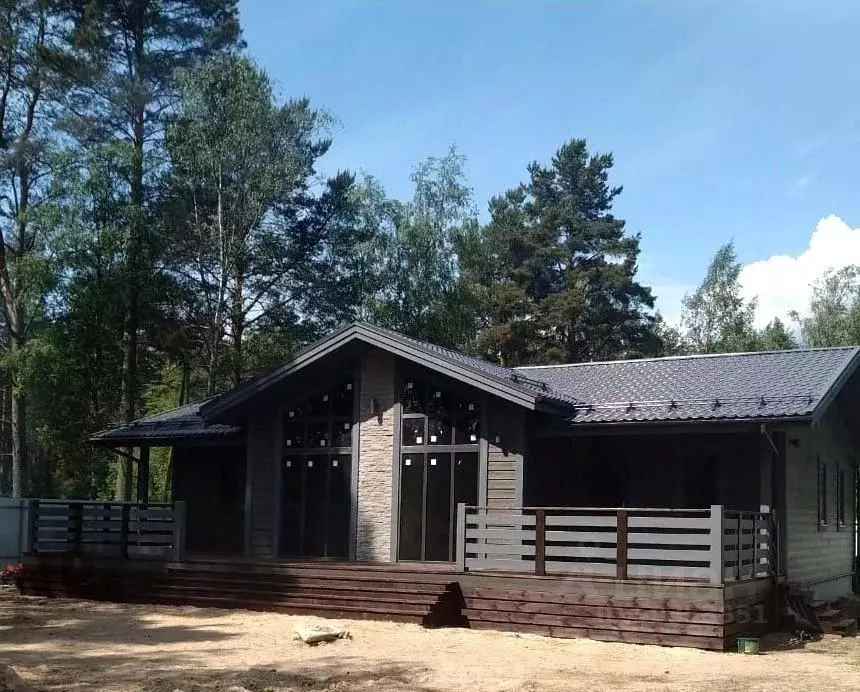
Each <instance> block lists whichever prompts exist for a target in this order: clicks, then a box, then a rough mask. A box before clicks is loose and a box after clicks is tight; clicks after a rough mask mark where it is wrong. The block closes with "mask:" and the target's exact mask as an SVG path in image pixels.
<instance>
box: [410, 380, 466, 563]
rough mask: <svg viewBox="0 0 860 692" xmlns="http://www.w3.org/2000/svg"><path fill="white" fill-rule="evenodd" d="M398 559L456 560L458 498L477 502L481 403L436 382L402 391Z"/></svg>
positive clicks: (414, 382) (413, 384)
mask: <svg viewBox="0 0 860 692" xmlns="http://www.w3.org/2000/svg"><path fill="white" fill-rule="evenodd" d="M400 403H401V424H400V452H401V454H400V495H399V529H398V536H399V538H398V550H397V558H398V559H399V560H427V561H442V562H444V561H450V560H453V559H454V531H453V527H454V520H455V512H456V508H457V504H458V503H464V504H467V505H476V504H477V502H478V445H479V442H480V434H481V430H480V420H481V407H480V404H479V403H478V401H476V400H473V399H470V398H469V397H467V396H457V395H455V394H453V393H452V392H450V391H447V390H445V389H444V388H443V387H441V386H439V385H438V384H435V383H433V382H423V381H421V380H418V379H411V378H410V379H407V380H405V381H404V382H403V388H402V390H401V393H400Z"/></svg>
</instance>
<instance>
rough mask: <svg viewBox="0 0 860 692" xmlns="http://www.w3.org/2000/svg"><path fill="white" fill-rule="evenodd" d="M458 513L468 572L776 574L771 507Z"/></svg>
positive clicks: (702, 577)
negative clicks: (764, 509)
mask: <svg viewBox="0 0 860 692" xmlns="http://www.w3.org/2000/svg"><path fill="white" fill-rule="evenodd" d="M457 517H458V526H457V541H458V546H457V547H458V550H457V555H458V561H459V562H460V567H461V568H462V569H464V570H472V571H481V570H499V571H510V572H526V573H532V574H537V575H546V574H587V575H600V576H608V577H613V576H614V577H616V578H619V579H629V578H652V579H684V580H696V581H703V582H710V583H716V584H719V583H723V581H737V580H744V579H755V578H760V577H763V576H768V575H769V573H770V560H771V555H770V554H771V550H770V540H771V535H770V523H769V517H770V515H769V514H768V513H766V512H743V513H738V512H730V511H727V510H725V509H724V508H723V507H722V506H721V505H714V506H712V507H710V508H708V509H701V510H697V509H684V510H681V509H656V508H570V507H522V508H515V509H509V510H499V509H489V508H486V507H466V506H464V505H461V506H459V507H458V512H457ZM733 522H734V523H733ZM733 527H734V531H733ZM738 537H740V542H738Z"/></svg>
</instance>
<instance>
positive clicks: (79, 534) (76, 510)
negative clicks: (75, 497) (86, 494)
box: [69, 502, 84, 554]
mask: <svg viewBox="0 0 860 692" xmlns="http://www.w3.org/2000/svg"><path fill="white" fill-rule="evenodd" d="M69 510H70V513H71V515H72V526H73V531H74V535H75V547H74V550H73V552H74V553H75V554H79V553H81V552H82V548H83V538H84V536H83V533H84V506H83V504H82V503H80V502H74V503H73V504H71V505H69Z"/></svg>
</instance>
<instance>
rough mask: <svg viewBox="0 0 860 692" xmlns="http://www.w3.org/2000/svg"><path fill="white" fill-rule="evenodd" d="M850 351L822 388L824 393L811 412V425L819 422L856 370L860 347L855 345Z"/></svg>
mask: <svg viewBox="0 0 860 692" xmlns="http://www.w3.org/2000/svg"><path fill="white" fill-rule="evenodd" d="M852 351H853V353H852V354H851V358H849V359H848V362H847V363H845V365H843V366H842V368H841V369H840V370H839V371H838V372H837V373H836V374H835V375H834V376H833V378H832V379H831V380H830V383H829V384H828V385H827V387H826V389H825V390H824V395H823V396H822V397H821V399H819V401H818V404H817V405H816V406H815V411H813V414H812V424H813V425H818V424H819V423H820V422H821V419H822V418H823V417H824V414H825V413H826V412H827V409H829V408H830V404H832V403H833V402H834V401H835V400H836V397H837V396H838V395H839V392H841V391H842V387H844V386H845V383H846V382H847V381H848V380H849V378H850V377H851V376H852V375H853V374H854V373H855V372H856V371H857V366H858V365H860V348H858V347H856V346H855V347H854V348H853V349H852Z"/></svg>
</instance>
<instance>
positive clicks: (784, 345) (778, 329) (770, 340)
mask: <svg viewBox="0 0 860 692" xmlns="http://www.w3.org/2000/svg"><path fill="white" fill-rule="evenodd" d="M797 346H798V344H797V339H796V338H795V337H794V334H792V333H791V331H790V330H789V328H788V327H787V326H786V325H785V323H784V322H783V321H782V320H781V319H779V317H774V318H773V319H772V320H771V321H770V322H769V323H768V324H767V326H766V327H765V328H764V329H762V330H761V331H760V332H759V333H758V340H757V344H756V347H757V348H756V350H759V351H782V350H785V349H792V348H797Z"/></svg>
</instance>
